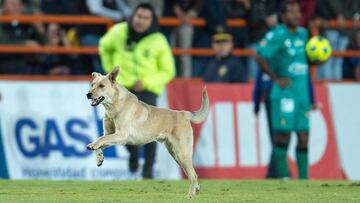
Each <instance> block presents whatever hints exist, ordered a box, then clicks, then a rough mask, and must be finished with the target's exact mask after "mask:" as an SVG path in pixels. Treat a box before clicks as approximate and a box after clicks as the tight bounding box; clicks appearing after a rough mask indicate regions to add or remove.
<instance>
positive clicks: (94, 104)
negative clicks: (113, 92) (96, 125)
mask: <svg viewBox="0 0 360 203" xmlns="http://www.w3.org/2000/svg"><path fill="white" fill-rule="evenodd" d="M104 99H105V97H103V96H100V97H98V98H94V99H91V106H97V105H99V104H100V103H101V102H102V101H104Z"/></svg>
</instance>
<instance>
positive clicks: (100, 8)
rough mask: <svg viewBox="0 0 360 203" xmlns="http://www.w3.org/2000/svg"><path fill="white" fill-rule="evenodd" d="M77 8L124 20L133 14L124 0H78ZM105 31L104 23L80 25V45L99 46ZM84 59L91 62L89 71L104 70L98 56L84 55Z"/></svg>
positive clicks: (85, 11) (79, 11) (81, 10)
mask: <svg viewBox="0 0 360 203" xmlns="http://www.w3.org/2000/svg"><path fill="white" fill-rule="evenodd" d="M76 9H77V14H82V15H96V16H101V17H107V18H110V19H112V20H114V21H124V20H126V19H128V18H129V17H130V15H131V8H130V7H129V6H128V5H127V3H126V2H125V1H124V0H78V1H77V4H76ZM105 32H106V28H105V26H102V25H98V26H94V25H81V26H78V33H77V35H78V37H79V40H80V45H83V46H94V47H97V46H98V45H99V40H100V37H101V36H102V35H103V34H104V33H105ZM89 57H90V58H89ZM84 60H87V61H90V62H91V63H90V64H87V66H88V67H91V68H90V70H87V72H92V71H96V72H100V73H101V72H103V71H102V68H101V64H100V60H99V57H98V56H84ZM85 71H86V70H85Z"/></svg>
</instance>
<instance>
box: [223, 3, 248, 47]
mask: <svg viewBox="0 0 360 203" xmlns="http://www.w3.org/2000/svg"><path fill="white" fill-rule="evenodd" d="M222 2H223V6H224V9H225V15H226V18H241V19H244V20H247V19H248V18H249V15H250V12H251V1H250V0H225V1H222ZM230 31H231V34H232V35H233V36H234V46H235V47H241V48H244V47H245V46H246V44H247V38H248V37H247V36H248V33H247V27H233V28H230Z"/></svg>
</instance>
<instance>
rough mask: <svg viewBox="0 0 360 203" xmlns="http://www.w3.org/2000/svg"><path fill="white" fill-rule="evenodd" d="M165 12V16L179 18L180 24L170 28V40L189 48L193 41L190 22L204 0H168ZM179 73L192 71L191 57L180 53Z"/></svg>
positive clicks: (182, 74) (187, 74)
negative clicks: (167, 10) (167, 9)
mask: <svg viewBox="0 0 360 203" xmlns="http://www.w3.org/2000/svg"><path fill="white" fill-rule="evenodd" d="M167 2H168V3H167V8H169V9H171V11H170V12H165V15H166V16H175V17H177V18H179V19H180V20H181V25H180V26H178V27H177V28H175V29H173V30H172V34H171V35H172V36H171V41H172V44H174V46H176V47H179V48H182V49H190V48H191V47H192V43H193V35H194V26H193V25H191V24H190V21H191V20H192V19H193V18H196V17H198V16H199V12H200V11H201V9H202V7H203V3H204V0H169V1H167ZM178 64H179V69H178V72H179V75H181V76H184V77H190V76H191V72H192V57H191V56H190V55H182V56H180V57H179V63H178Z"/></svg>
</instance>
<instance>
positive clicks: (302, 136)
mask: <svg viewBox="0 0 360 203" xmlns="http://www.w3.org/2000/svg"><path fill="white" fill-rule="evenodd" d="M296 114H297V115H296V120H297V121H296V132H297V137H298V143H297V146H296V161H297V167H298V174H299V175H298V176H299V179H307V178H308V142H309V132H310V104H304V103H301V104H300V105H299V108H298V111H297V113H296Z"/></svg>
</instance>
